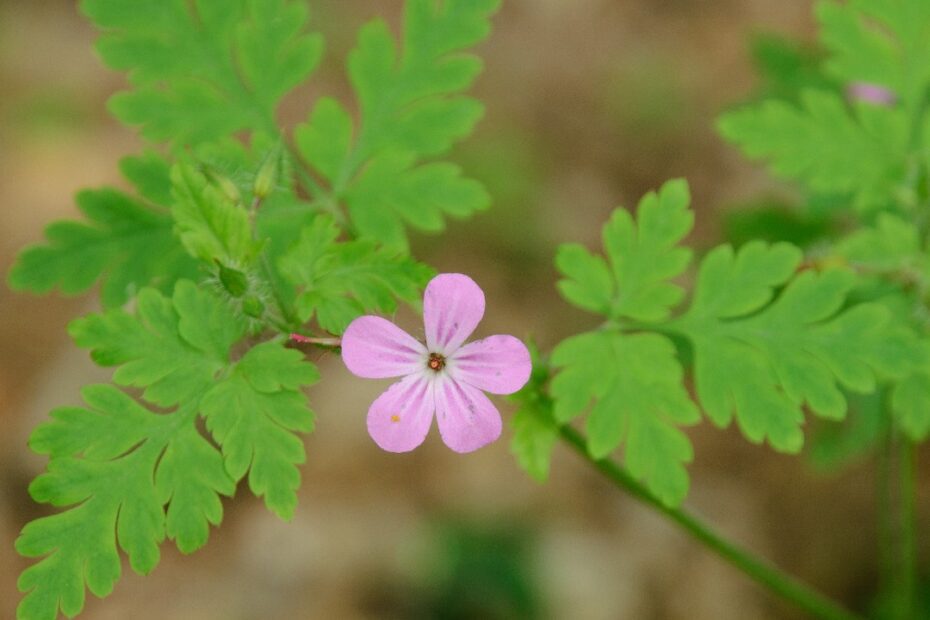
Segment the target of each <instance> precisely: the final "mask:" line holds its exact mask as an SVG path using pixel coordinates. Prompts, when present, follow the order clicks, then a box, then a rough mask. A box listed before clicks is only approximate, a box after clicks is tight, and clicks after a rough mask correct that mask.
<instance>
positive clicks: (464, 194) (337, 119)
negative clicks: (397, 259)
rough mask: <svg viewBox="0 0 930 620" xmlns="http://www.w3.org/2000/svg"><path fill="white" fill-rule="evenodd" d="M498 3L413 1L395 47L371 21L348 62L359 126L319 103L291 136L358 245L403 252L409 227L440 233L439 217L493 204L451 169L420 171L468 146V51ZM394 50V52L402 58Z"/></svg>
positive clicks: (476, 63)
mask: <svg viewBox="0 0 930 620" xmlns="http://www.w3.org/2000/svg"><path fill="white" fill-rule="evenodd" d="M499 4H500V1H499V0H446V1H444V2H436V0H410V1H409V2H407V5H406V11H405V18H404V34H403V38H402V42H401V45H400V46H399V45H398V43H397V42H396V41H395V39H394V37H393V36H392V34H391V32H390V30H389V29H388V26H387V24H385V22H383V21H382V20H375V21H373V22H371V23H369V24H368V25H366V26H365V27H364V28H363V29H362V31H361V33H360V34H359V40H358V45H357V46H356V48H355V50H353V52H352V53H351V55H350V57H349V76H350V78H351V81H352V85H353V87H354V89H355V93H356V95H357V97H358V107H359V111H360V114H359V119H358V122H355V121H353V118H352V116H351V115H350V114H349V112H348V111H347V110H346V109H345V108H344V107H343V106H342V105H341V104H340V103H339V102H338V101H336V100H334V99H331V98H323V99H321V100H320V101H319V102H318V103H317V105H316V107H315V108H314V110H313V111H312V113H311V114H310V118H309V120H308V122H307V123H305V124H303V125H301V126H299V127H298V128H297V130H296V132H295V141H296V143H297V147H298V149H299V151H300V153H301V155H302V156H303V157H304V159H305V160H306V161H307V162H308V163H309V164H310V165H312V166H313V168H314V169H315V170H316V171H317V172H318V173H319V174H320V176H322V177H323V178H324V179H325V180H326V183H327V184H328V186H329V188H330V191H331V194H332V199H334V200H338V201H345V203H346V204H347V205H348V210H349V216H350V218H351V222H352V226H353V228H354V229H355V230H356V232H357V233H358V234H359V235H360V236H361V237H363V238H371V239H376V240H378V241H380V242H382V243H384V244H385V245H387V246H389V247H394V248H401V249H404V248H406V246H407V237H406V233H405V225H409V226H412V227H414V228H417V229H420V230H425V231H437V230H441V229H442V228H443V225H444V218H443V216H444V215H452V216H458V217H464V216H467V215H470V214H471V213H473V212H474V211H477V210H480V209H484V208H486V207H487V206H488V204H489V202H490V200H489V197H488V195H487V193H486V192H485V191H484V189H483V188H482V187H481V185H480V184H478V183H477V182H475V181H472V180H470V179H466V178H464V177H462V175H461V170H460V169H459V168H458V167H457V166H455V165H453V164H449V163H442V162H431V163H425V164H424V163H422V160H424V159H426V158H433V157H436V156H439V155H442V154H444V153H446V152H447V151H448V150H449V149H450V148H451V147H452V146H453V145H454V144H455V143H456V142H457V141H459V140H461V139H462V138H464V137H466V136H468V135H469V134H470V133H471V132H472V130H473V128H474V126H475V124H476V123H477V122H478V120H479V119H480V118H481V116H482V114H483V106H482V105H481V104H480V103H479V102H478V101H476V100H474V99H471V98H469V97H465V96H462V95H459V94H458V93H460V92H461V91H464V90H465V89H467V88H468V87H469V86H470V85H471V84H472V82H473V81H474V80H475V78H476V77H477V75H478V73H479V72H480V71H481V61H480V60H479V59H478V58H477V57H475V56H472V55H470V54H467V53H464V50H466V49H467V48H469V47H471V46H473V45H475V44H476V43H478V42H480V41H481V40H483V39H484V38H485V37H487V35H488V33H489V32H490V21H489V19H490V16H491V15H492V14H493V13H494V12H495V11H496V10H497V8H498V6H499ZM399 47H400V49H398V48H399Z"/></svg>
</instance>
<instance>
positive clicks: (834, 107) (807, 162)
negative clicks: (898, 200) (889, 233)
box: [718, 90, 908, 209]
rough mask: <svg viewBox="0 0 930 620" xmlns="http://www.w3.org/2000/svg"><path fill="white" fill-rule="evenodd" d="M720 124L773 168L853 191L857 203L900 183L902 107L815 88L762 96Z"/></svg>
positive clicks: (885, 201)
mask: <svg viewBox="0 0 930 620" xmlns="http://www.w3.org/2000/svg"><path fill="white" fill-rule="evenodd" d="M718 127H719V130H720V133H721V134H722V135H723V137H724V138H726V139H727V140H729V141H730V142H732V143H734V144H736V145H737V146H739V147H740V148H741V149H742V150H743V152H744V153H745V154H746V155H747V156H748V157H750V158H752V159H761V160H765V161H766V162H767V163H768V165H769V167H770V169H771V171H772V172H773V173H774V174H775V175H777V176H780V177H784V178H789V179H796V180H798V181H801V182H802V183H804V184H805V185H807V187H808V188H810V189H811V190H812V191H813V192H820V193H843V194H851V195H853V196H854V201H855V205H856V206H857V207H858V208H860V209H877V208H887V207H889V206H891V205H892V204H893V201H894V197H895V196H896V195H897V192H898V188H899V185H901V184H903V179H904V171H905V169H906V163H907V162H906V160H905V154H906V153H907V150H908V149H907V142H908V129H907V127H908V118H907V116H906V115H905V114H903V113H901V112H900V111H898V110H891V109H884V108H874V107H868V106H866V105H860V106H858V107H857V108H856V109H855V110H850V109H848V107H847V105H846V103H845V102H844V101H843V99H842V98H841V96H840V95H839V94H837V93H833V92H827V91H816V90H810V91H805V92H804V93H802V95H801V104H800V105H799V106H795V105H793V104H791V103H787V102H783V101H777V100H770V101H765V102H763V103H760V104H757V105H752V106H748V107H744V108H741V109H738V110H735V111H732V112H728V113H726V114H724V115H723V116H722V117H721V118H720V120H719V123H718Z"/></svg>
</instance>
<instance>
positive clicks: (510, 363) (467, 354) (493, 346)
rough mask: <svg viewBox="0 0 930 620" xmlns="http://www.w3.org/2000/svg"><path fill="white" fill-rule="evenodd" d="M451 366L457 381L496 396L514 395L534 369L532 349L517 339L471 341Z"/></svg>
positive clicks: (494, 338) (456, 355)
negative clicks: (531, 359)
mask: <svg viewBox="0 0 930 620" xmlns="http://www.w3.org/2000/svg"><path fill="white" fill-rule="evenodd" d="M447 367H448V369H449V372H450V373H451V374H452V376H453V377H455V378H456V379H458V380H460V381H464V382H466V383H468V384H469V385H472V386H474V387H476V388H478V389H479V390H484V391H485V392H491V393H492V394H513V393H514V392H516V391H517V390H519V389H520V388H522V387H523V386H524V385H526V382H527V381H529V379H530V373H531V372H532V370H533V365H532V363H531V362H530V352H529V350H528V349H527V348H526V345H525V344H523V343H522V342H520V341H519V340H518V339H517V338H514V337H513V336H488V337H487V338H485V339H483V340H476V341H475V342H469V343H468V344H466V345H465V346H464V347H462V348H461V349H459V350H458V351H456V352H455V353H454V354H453V355H452V356H451V357H450V358H449V362H448V366H447Z"/></svg>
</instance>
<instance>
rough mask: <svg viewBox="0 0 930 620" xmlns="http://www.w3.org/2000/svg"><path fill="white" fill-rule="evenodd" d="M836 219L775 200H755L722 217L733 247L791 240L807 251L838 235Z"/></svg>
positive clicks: (733, 208)
mask: <svg viewBox="0 0 930 620" xmlns="http://www.w3.org/2000/svg"><path fill="white" fill-rule="evenodd" d="M834 219H835V218H832V217H830V216H829V215H828V214H822V213H811V212H810V209H808V208H803V209H802V208H798V207H795V206H793V205H790V204H787V203H785V202H782V201H779V200H774V199H762V200H754V201H750V202H748V203H744V204H741V205H738V206H734V207H731V208H728V209H727V210H726V212H725V213H724V214H723V238H724V240H726V241H727V242H728V243H730V244H731V245H733V246H734V247H740V246H742V245H744V244H746V243H749V242H750V241H754V240H760V241H767V242H769V243H775V242H776V241H788V242H789V243H792V244H794V245H796V246H798V247H801V248H808V247H810V246H812V245H814V244H815V243H817V242H823V241H825V240H827V239H829V238H830V237H833V236H835V235H836V228H837V225H836V222H835V221H834Z"/></svg>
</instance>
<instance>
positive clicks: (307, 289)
mask: <svg viewBox="0 0 930 620" xmlns="http://www.w3.org/2000/svg"><path fill="white" fill-rule="evenodd" d="M338 237H339V228H338V227H337V226H336V224H335V223H334V222H333V220H332V218H330V217H328V216H323V215H320V216H317V218H316V219H315V220H314V222H313V224H312V225H311V226H310V227H308V228H306V229H305V230H304V232H303V234H302V235H301V237H300V240H299V241H298V242H297V244H296V245H295V246H294V247H293V248H292V249H291V251H290V252H288V253H287V254H286V255H285V256H284V257H283V258H282V259H281V261H280V269H281V272H282V273H283V274H285V275H286V276H287V277H288V278H289V279H290V280H291V282H292V284H294V285H295V286H296V287H297V289H298V291H299V295H298V297H297V311H298V314H299V317H300V319H301V321H304V322H306V321H309V320H310V319H311V318H313V317H316V320H317V322H318V323H319V324H320V327H322V328H323V329H325V330H327V331H329V332H331V333H336V334H340V333H342V332H343V331H344V330H345V328H346V327H347V326H348V324H349V323H350V322H351V321H352V320H353V319H354V318H356V317H357V316H359V315H361V314H363V313H365V312H381V313H385V314H390V313H392V312H394V310H395V309H396V308H397V299H402V300H406V301H408V302H410V303H415V302H416V301H417V300H418V299H419V296H420V291H421V290H422V287H423V286H424V285H425V284H426V281H427V280H428V279H429V278H430V276H431V275H432V270H430V269H429V268H427V267H426V266H424V265H421V264H420V263H417V262H415V261H413V260H412V259H410V258H408V257H406V256H403V255H398V254H397V253H396V252H392V251H390V250H388V249H384V248H378V247H376V246H375V245H374V244H373V243H371V242H368V241H350V242H337V241H336V239H337V238H338Z"/></svg>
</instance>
